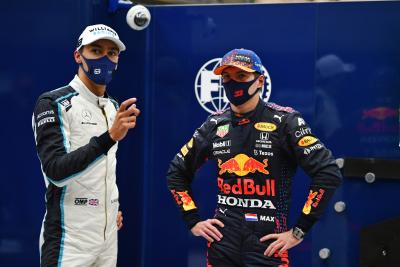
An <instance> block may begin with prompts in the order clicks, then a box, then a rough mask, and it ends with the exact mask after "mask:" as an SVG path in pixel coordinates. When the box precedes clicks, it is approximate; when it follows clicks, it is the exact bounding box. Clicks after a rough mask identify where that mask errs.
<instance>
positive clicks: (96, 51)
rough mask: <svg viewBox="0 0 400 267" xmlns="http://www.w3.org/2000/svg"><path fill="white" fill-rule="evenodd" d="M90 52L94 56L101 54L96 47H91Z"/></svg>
mask: <svg viewBox="0 0 400 267" xmlns="http://www.w3.org/2000/svg"><path fill="white" fill-rule="evenodd" d="M90 51H91V52H92V53H94V54H96V55H99V54H100V53H101V51H100V49H98V48H96V47H93V48H92V49H91V50H90Z"/></svg>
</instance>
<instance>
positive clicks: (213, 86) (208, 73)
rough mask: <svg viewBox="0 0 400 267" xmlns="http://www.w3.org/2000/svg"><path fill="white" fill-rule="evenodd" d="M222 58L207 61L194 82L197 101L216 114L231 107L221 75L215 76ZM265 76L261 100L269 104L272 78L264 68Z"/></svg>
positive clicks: (206, 109)
mask: <svg viewBox="0 0 400 267" xmlns="http://www.w3.org/2000/svg"><path fill="white" fill-rule="evenodd" d="M220 63H221V58H214V59H211V60H209V61H207V62H206V63H205V64H204V65H203V66H202V67H201V68H200V69H199V71H198V72H197V76H196V80H195V82H194V91H195V94H196V98H197V101H199V104H200V105H201V107H202V108H203V109H204V110H205V111H207V112H209V113H215V112H220V111H222V110H224V109H226V108H227V107H228V105H229V101H228V98H227V97H226V95H225V91H224V88H223V86H222V84H221V79H220V76H219V75H215V74H214V72H213V71H214V70H215V69H216V68H217V67H219V65H220ZM262 69H263V71H264V76H265V85H264V87H263V88H262V90H261V93H260V94H261V98H262V99H263V100H264V101H265V102H268V99H269V97H270V95H271V88H272V86H271V78H270V76H269V73H268V71H267V70H266V69H265V68H264V67H262Z"/></svg>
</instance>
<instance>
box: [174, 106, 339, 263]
mask: <svg viewBox="0 0 400 267" xmlns="http://www.w3.org/2000/svg"><path fill="white" fill-rule="evenodd" d="M207 159H212V160H215V162H216V164H217V185H218V189H219V193H218V195H217V209H216V215H215V218H217V219H219V220H220V221H222V222H223V223H224V225H225V227H223V228H220V227H218V226H216V225H215V226H216V227H217V228H218V229H219V230H220V231H221V233H222V234H223V238H222V239H221V241H216V242H213V243H211V244H209V245H208V253H207V254H208V259H207V260H208V261H207V262H208V266H289V259H288V254H287V252H286V253H284V254H283V255H282V256H281V257H279V256H278V254H277V253H276V254H275V255H274V256H272V257H267V256H264V255H263V253H264V251H265V249H266V248H267V247H268V245H269V244H270V243H271V242H272V241H273V240H272V241H268V242H264V243H262V242H260V241H259V239H260V238H261V237H262V236H264V235H267V234H271V233H282V232H285V231H288V230H289V229H288V225H287V218H288V214H289V204H290V197H291V183H292V178H293V176H294V174H295V172H296V169H297V166H298V165H300V166H301V167H302V168H303V169H304V171H305V172H306V173H307V174H308V175H309V176H310V177H311V179H312V181H311V184H310V193H309V196H308V198H307V200H306V202H305V205H304V208H303V210H302V213H301V215H300V217H299V219H298V220H297V223H296V225H295V227H298V228H299V229H301V230H302V231H303V232H308V231H309V230H310V228H311V226H312V225H313V224H314V223H315V222H316V221H317V220H318V218H319V217H320V216H321V214H322V212H323V210H324V208H325V207H326V205H327V204H328V201H329V199H330V198H331V196H332V195H333V193H334V191H335V189H336V188H337V187H338V186H339V184H340V182H341V174H340V171H339V168H338V167H337V165H336V162H335V159H334V158H333V157H332V154H331V152H330V151H329V150H328V149H327V148H326V147H325V146H324V144H323V143H321V141H320V140H319V139H318V138H317V137H316V136H315V135H314V134H313V133H312V131H311V129H310V127H309V126H308V125H307V124H306V122H305V121H304V119H303V118H302V117H301V114H300V113H299V112H297V111H295V110H293V109H292V108H289V107H281V106H278V105H276V104H273V103H265V102H263V101H261V100H260V101H259V103H258V104H257V107H256V108H255V110H253V111H252V112H250V113H248V114H242V115H239V114H234V113H233V112H232V111H231V110H230V109H228V110H226V111H225V112H223V113H222V114H216V115H211V116H210V117H209V118H208V119H207V120H206V122H205V123H203V125H202V126H201V127H200V128H198V129H197V130H196V131H195V133H194V135H193V137H192V138H191V139H190V141H189V142H188V143H187V144H185V145H184V146H183V147H182V149H181V150H180V152H179V153H178V154H177V155H176V156H175V158H174V159H173V160H172V162H171V164H170V167H169V170H168V174H167V180H168V188H169V189H170V191H171V192H172V194H173V196H174V198H175V201H176V202H177V204H178V206H179V207H180V209H181V210H182V213H183V218H184V220H185V222H186V224H187V225H188V227H189V229H191V228H192V227H193V226H194V225H195V224H197V223H198V222H200V221H201V219H200V216H199V214H198V210H197V207H196V204H195V201H194V200H193V196H192V191H191V186H190V184H191V182H192V180H193V177H194V174H195V172H196V170H197V169H198V168H199V167H200V166H201V165H202V163H204V162H205V161H206V160H207Z"/></svg>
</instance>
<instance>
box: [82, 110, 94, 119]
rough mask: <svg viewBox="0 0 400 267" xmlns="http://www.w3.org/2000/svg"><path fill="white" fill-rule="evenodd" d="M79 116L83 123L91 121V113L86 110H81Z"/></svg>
mask: <svg viewBox="0 0 400 267" xmlns="http://www.w3.org/2000/svg"><path fill="white" fill-rule="evenodd" d="M81 115H82V118H83V119H84V120H85V121H90V120H91V119H92V113H90V111H89V110H87V109H84V110H82V113H81Z"/></svg>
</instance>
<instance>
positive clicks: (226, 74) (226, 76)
mask: <svg viewBox="0 0 400 267" xmlns="http://www.w3.org/2000/svg"><path fill="white" fill-rule="evenodd" d="M221 78H222V82H228V81H229V80H230V76H229V74H228V73H222V74H221Z"/></svg>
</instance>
